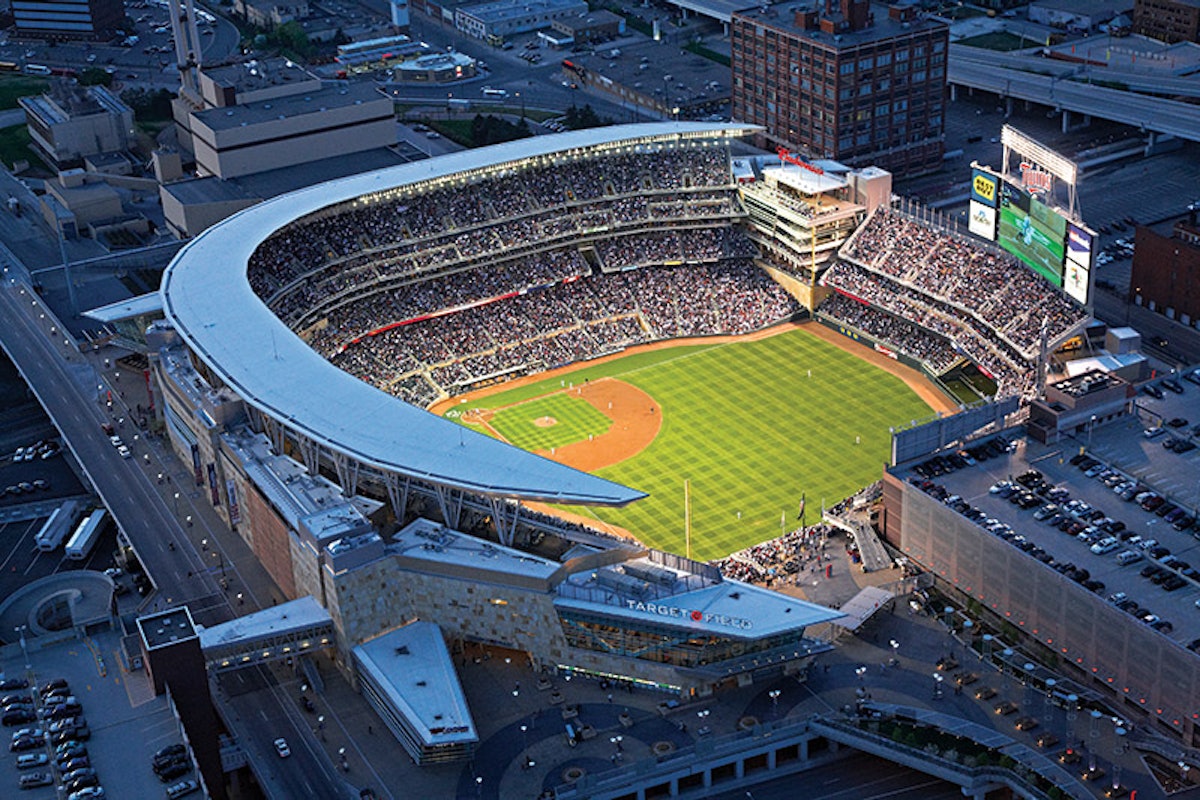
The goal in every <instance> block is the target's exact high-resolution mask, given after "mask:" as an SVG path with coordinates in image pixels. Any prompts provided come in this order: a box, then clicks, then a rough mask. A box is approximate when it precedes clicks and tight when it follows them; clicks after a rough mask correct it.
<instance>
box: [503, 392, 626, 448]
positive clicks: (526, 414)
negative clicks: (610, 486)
mask: <svg viewBox="0 0 1200 800" xmlns="http://www.w3.org/2000/svg"><path fill="white" fill-rule="evenodd" d="M542 417H553V418H554V419H555V424H553V425H550V426H548V427H540V426H538V425H537V424H536V422H535V420H537V419H540V418H542ZM490 424H491V426H492V427H493V428H495V429H496V432H497V433H499V434H500V435H501V436H503V437H504V438H505V439H507V440H508V441H510V442H512V443H513V444H515V445H516V446H517V447H522V448H524V449H526V450H549V449H550V448H552V447H562V446H563V445H564V444H570V443H572V442H579V441H582V440H584V439H587V438H588V435H589V434H590V435H592V436H599V435H600V434H602V433H605V432H607V431H608V429H609V428H610V427H612V420H611V419H609V418H608V417H606V416H605V415H604V414H601V413H600V412H599V411H598V410H596V408H595V406H593V405H592V404H591V403H589V402H587V401H586V400H583V399H581V398H579V397H569V396H568V395H567V394H566V392H565V391H560V392H559V393H557V394H551V395H546V396H545V397H538V398H536V399H533V400H527V401H525V402H523V403H520V404H518V405H515V406H513V407H511V408H502V409H500V410H499V411H496V412H495V415H494V416H493V417H492V419H491V420H490Z"/></svg>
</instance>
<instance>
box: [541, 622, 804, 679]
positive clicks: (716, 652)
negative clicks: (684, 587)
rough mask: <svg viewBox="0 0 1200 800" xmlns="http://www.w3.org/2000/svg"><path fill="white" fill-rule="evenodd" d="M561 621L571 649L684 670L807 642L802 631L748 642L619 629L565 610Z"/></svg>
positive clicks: (668, 630)
mask: <svg viewBox="0 0 1200 800" xmlns="http://www.w3.org/2000/svg"><path fill="white" fill-rule="evenodd" d="M559 620H560V622H561V623H562V628H563V634H564V635H565V636H566V638H567V643H568V644H570V645H571V646H572V647H578V648H580V649H581V650H594V651H597V652H601V653H607V654H609V655H617V656H625V657H629V658H639V659H642V660H644V661H653V662H656V663H659V664H670V665H671V666H675V667H683V668H697V667H706V666H709V665H713V664H719V663H721V662H724V661H729V660H732V659H736V658H742V657H743V656H747V655H753V654H755V653H763V652H766V651H769V650H774V649H775V648H777V647H782V646H785V645H798V644H800V643H801V642H802V641H803V640H804V631H803V630H802V629H801V630H792V631H788V632H787V633H784V634H780V635H778V636H764V637H762V638H761V639H753V640H749V641H747V640H745V639H733V638H728V637H722V636H715V635H713V634H711V633H702V632H693V631H683V630H679V629H678V628H672V627H669V626H666V625H654V624H645V625H638V626H636V627H634V626H631V625H627V624H622V625H617V624H615V622H616V620H614V619H613V618H612V617H608V616H604V615H601V614H589V613H586V612H581V611H575V610H571V611H568V610H565V609H563V610H560V611H559Z"/></svg>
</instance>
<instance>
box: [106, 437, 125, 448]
mask: <svg viewBox="0 0 1200 800" xmlns="http://www.w3.org/2000/svg"><path fill="white" fill-rule="evenodd" d="M108 440H109V441H110V442H112V446H113V447H120V446H121V445H123V444H125V443H124V442H122V441H121V437H120V436H110V437H108Z"/></svg>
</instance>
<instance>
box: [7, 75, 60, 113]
mask: <svg viewBox="0 0 1200 800" xmlns="http://www.w3.org/2000/svg"><path fill="white" fill-rule="evenodd" d="M49 87H50V81H49V80H48V79H46V78H37V77H34V76H32V75H21V74H20V73H16V72H10V73H5V74H0V108H16V107H17V98H20V97H29V96H31V95H35V94H41V93H43V92H44V91H46V89H48V88H49Z"/></svg>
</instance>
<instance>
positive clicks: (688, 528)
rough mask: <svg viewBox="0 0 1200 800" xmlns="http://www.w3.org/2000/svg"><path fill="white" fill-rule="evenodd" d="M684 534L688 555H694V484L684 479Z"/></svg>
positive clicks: (689, 556)
mask: <svg viewBox="0 0 1200 800" xmlns="http://www.w3.org/2000/svg"><path fill="white" fill-rule="evenodd" d="M683 536H684V540H685V541H686V546H685V547H686V552H687V557H688V558H689V559H690V558H691V557H692V484H691V481H689V480H688V479H687V478H684V479H683Z"/></svg>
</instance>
